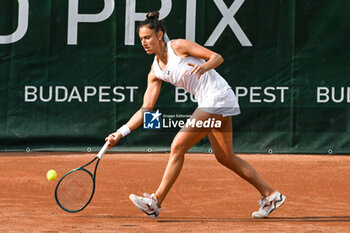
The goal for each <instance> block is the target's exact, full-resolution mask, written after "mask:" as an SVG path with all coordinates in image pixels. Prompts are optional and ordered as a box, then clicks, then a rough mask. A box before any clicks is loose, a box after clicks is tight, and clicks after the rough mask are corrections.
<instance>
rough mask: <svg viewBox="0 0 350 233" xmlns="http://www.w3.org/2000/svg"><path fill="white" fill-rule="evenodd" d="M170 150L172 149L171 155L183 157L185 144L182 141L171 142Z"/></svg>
mask: <svg viewBox="0 0 350 233" xmlns="http://www.w3.org/2000/svg"><path fill="white" fill-rule="evenodd" d="M170 150H171V156H173V157H175V158H176V157H183V156H184V154H185V151H184V147H183V145H182V144H181V143H177V142H176V141H175V142H172V143H171V147H170Z"/></svg>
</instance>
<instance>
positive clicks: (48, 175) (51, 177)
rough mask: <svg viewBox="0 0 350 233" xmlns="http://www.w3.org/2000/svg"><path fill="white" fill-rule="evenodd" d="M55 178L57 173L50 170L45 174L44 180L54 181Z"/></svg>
mask: <svg viewBox="0 0 350 233" xmlns="http://www.w3.org/2000/svg"><path fill="white" fill-rule="evenodd" d="M56 177H57V172H56V171H55V170H50V171H48V172H47V173H46V178H47V179H48V180H54V179H56Z"/></svg>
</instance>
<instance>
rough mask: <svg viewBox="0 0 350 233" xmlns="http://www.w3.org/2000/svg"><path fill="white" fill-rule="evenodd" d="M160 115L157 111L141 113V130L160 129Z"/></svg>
mask: <svg viewBox="0 0 350 233" xmlns="http://www.w3.org/2000/svg"><path fill="white" fill-rule="evenodd" d="M161 115H162V114H161V113H160V112H159V110H157V111H156V112H143V128H144V129H160V128H161V127H160V121H161V117H160V116H161Z"/></svg>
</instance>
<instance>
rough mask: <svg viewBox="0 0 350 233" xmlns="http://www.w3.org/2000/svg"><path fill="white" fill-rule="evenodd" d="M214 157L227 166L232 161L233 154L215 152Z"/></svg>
mask: <svg viewBox="0 0 350 233" xmlns="http://www.w3.org/2000/svg"><path fill="white" fill-rule="evenodd" d="M215 158H216V160H217V161H218V162H219V163H220V164H222V165H224V166H226V167H228V166H231V165H232V164H233V163H234V159H235V154H233V153H221V154H215Z"/></svg>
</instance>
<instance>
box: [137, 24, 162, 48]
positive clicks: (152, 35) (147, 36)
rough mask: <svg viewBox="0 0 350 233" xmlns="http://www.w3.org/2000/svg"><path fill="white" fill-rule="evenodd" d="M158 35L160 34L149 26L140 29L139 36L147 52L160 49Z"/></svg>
mask: <svg viewBox="0 0 350 233" xmlns="http://www.w3.org/2000/svg"><path fill="white" fill-rule="evenodd" d="M158 34H159V33H158ZM158 37H159V35H157V33H156V32H155V31H154V30H152V29H150V28H148V27H147V26H143V27H141V28H140V29H139V38H140V40H141V44H142V46H143V48H144V49H145V51H146V53H147V54H152V53H155V52H156V51H157V50H158V49H159V47H160V40H159V38H158Z"/></svg>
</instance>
